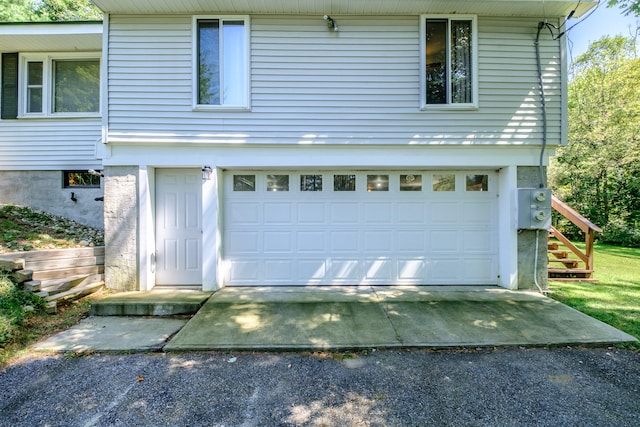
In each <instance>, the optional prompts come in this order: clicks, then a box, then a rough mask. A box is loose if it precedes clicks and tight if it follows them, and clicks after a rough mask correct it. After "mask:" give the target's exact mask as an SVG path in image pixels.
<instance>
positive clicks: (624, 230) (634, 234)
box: [598, 218, 640, 248]
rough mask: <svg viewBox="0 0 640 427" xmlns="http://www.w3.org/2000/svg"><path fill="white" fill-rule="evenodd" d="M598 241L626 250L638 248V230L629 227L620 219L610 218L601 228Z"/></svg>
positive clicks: (639, 236)
mask: <svg viewBox="0 0 640 427" xmlns="http://www.w3.org/2000/svg"><path fill="white" fill-rule="evenodd" d="M598 241H600V242H602V243H609V244H612V245H618V246H625V247H627V248H640V230H637V229H634V228H631V227H629V226H628V225H627V224H626V223H625V221H624V220H623V219H622V218H611V219H610V220H609V222H608V223H607V225H606V226H604V227H603V228H602V234H601V235H600V236H599V238H598Z"/></svg>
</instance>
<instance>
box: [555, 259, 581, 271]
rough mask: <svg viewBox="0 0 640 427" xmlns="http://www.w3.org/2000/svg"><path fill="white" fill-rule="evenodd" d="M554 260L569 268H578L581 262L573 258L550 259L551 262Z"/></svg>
mask: <svg viewBox="0 0 640 427" xmlns="http://www.w3.org/2000/svg"><path fill="white" fill-rule="evenodd" d="M553 262H557V263H562V264H564V265H565V266H566V267H567V268H570V269H576V268H578V263H580V262H581V261H580V260H579V259H573V258H558V259H553V258H551V259H549V263H553Z"/></svg>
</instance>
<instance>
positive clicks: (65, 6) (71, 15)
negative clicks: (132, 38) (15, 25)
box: [0, 0, 102, 22]
mask: <svg viewBox="0 0 640 427" xmlns="http://www.w3.org/2000/svg"><path fill="white" fill-rule="evenodd" d="M95 20H98V21H99V20H102V12H101V11H100V9H98V8H97V7H96V6H95V5H94V4H93V3H91V0H0V22H35V21H41V22H42V21H95Z"/></svg>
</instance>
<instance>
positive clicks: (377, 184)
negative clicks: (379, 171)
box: [367, 175, 389, 191]
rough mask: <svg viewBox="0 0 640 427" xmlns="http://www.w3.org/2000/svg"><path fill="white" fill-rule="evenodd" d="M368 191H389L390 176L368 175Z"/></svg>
mask: <svg viewBox="0 0 640 427" xmlns="http://www.w3.org/2000/svg"><path fill="white" fill-rule="evenodd" d="M367 191H389V175H367Z"/></svg>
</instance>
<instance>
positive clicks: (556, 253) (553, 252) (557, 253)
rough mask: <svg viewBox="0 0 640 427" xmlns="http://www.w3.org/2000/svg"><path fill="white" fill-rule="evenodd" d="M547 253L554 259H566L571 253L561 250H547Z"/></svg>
mask: <svg viewBox="0 0 640 427" xmlns="http://www.w3.org/2000/svg"><path fill="white" fill-rule="evenodd" d="M548 252H549V253H550V254H551V255H553V256H554V257H556V258H567V257H569V254H570V253H571V252H569V251H563V250H560V249H549V251H548Z"/></svg>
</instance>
